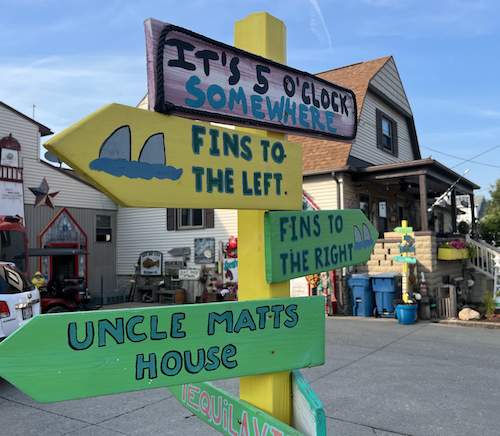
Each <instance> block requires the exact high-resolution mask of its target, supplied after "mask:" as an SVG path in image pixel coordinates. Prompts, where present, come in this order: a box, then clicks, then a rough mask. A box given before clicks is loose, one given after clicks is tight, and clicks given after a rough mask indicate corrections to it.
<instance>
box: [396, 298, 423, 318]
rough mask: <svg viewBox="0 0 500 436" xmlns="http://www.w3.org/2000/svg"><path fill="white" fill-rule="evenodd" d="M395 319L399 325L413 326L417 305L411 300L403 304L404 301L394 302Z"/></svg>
mask: <svg viewBox="0 0 500 436" xmlns="http://www.w3.org/2000/svg"><path fill="white" fill-rule="evenodd" d="M394 307H395V313H396V317H397V319H398V322H399V323H400V324H415V320H416V318H417V308H418V303H417V301H415V300H412V299H411V298H409V299H408V302H407V303H405V302H404V300H399V299H398V300H394Z"/></svg>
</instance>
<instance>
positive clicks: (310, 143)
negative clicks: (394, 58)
mask: <svg viewBox="0 0 500 436" xmlns="http://www.w3.org/2000/svg"><path fill="white" fill-rule="evenodd" d="M389 59H391V56H386V57H383V58H380V59H374V60H372V61H367V62H360V63H358V64H354V65H349V66H346V67H341V68H337V69H335V70H330V71H325V72H323V73H319V74H316V75H317V76H318V77H321V78H322V79H325V80H328V81H330V82H334V83H337V84H338V85H342V86H345V87H347V88H350V89H352V90H353V91H354V94H355V95H356V103H357V106H358V120H359V116H360V114H361V109H362V108H363V103H364V101H365V96H366V93H367V91H368V85H369V84H370V80H371V79H372V78H373V77H374V76H375V75H376V74H377V73H378V72H379V71H380V69H381V68H382V67H383V66H384V65H385V64H386V63H387V61H389ZM288 140H289V141H290V142H296V143H298V144H301V145H302V171H303V172H304V173H308V172H311V171H315V170H326V169H329V168H331V169H334V168H339V167H343V166H345V165H346V164H347V159H348V158H349V153H350V152H351V144H348V143H344V142H337V141H325V140H322V139H315V138H306V137H304V136H297V135H288Z"/></svg>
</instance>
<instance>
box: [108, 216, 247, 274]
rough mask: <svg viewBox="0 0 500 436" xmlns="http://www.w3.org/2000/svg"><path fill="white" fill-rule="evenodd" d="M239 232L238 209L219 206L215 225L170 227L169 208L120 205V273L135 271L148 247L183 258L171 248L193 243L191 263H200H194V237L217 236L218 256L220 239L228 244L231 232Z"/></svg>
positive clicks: (191, 264)
mask: <svg viewBox="0 0 500 436" xmlns="http://www.w3.org/2000/svg"><path fill="white" fill-rule="evenodd" d="M237 234H238V217H237V211H236V210H233V209H215V225H214V228H213V229H198V230H176V231H167V210H166V209H158V208H135V207H134V208H123V207H119V209H118V235H117V274H118V275H128V276H130V275H132V273H133V272H134V264H135V263H136V262H137V259H138V258H139V255H140V254H141V253H142V252H144V251H160V252H161V253H163V260H164V261H166V260H171V261H172V260H180V259H181V258H179V257H173V256H171V255H170V254H169V253H168V252H169V251H170V250H172V249H173V248H177V247H189V248H190V249H191V254H190V256H189V260H188V261H187V264H188V266H189V267H200V265H197V264H195V263H194V240H195V239H196V238H215V259H219V247H218V245H219V244H218V243H219V242H222V243H223V244H224V245H225V244H226V243H227V242H228V240H229V237H230V236H231V235H233V236H237ZM212 266H213V264H212Z"/></svg>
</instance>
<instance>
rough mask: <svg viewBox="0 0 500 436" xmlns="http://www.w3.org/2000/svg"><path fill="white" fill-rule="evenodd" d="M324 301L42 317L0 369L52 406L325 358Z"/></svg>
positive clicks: (21, 333)
mask: <svg viewBox="0 0 500 436" xmlns="http://www.w3.org/2000/svg"><path fill="white" fill-rule="evenodd" d="M324 305H325V302H324V298H323V297H305V298H293V299H292V298H276V299H272V300H254V301H240V302H226V303H217V304H199V305H192V306H187V305H185V306H167V307H152V308H146V309H121V310H105V311H92V312H77V313H66V314H64V313H61V314H50V315H38V316H36V317H34V318H33V319H32V320H30V321H29V322H28V323H26V324H25V325H24V326H23V327H21V328H20V329H19V330H17V331H16V332H15V333H14V334H12V335H11V336H9V337H8V338H7V339H6V340H5V341H3V342H2V343H0V376H1V377H3V378H4V379H6V380H7V381H9V382H10V383H12V384H13V385H15V386H16V387H18V388H19V389H20V390H22V391H23V392H25V393H26V394H28V395H30V396H31V397H33V398H34V399H35V400H37V401H39V402H42V403H45V402H51V401H62V400H71V399H75V398H84V397H92V396H98V395H107V394H114V393H119V392H129V391H136V390H142V389H152V388H159V387H165V386H173V385H179V384H183V383H196V382H199V381H207V380H218V379H223V378H232V377H240V376H247V375H254V374H264V373H270V372H277V371H285V370H290V369H297V368H304V367H308V366H316V365H322V364H323V363H324V358H325V334H324V331H325V329H324V323H325V318H324V309H325V308H324ZM41 332H42V333H41Z"/></svg>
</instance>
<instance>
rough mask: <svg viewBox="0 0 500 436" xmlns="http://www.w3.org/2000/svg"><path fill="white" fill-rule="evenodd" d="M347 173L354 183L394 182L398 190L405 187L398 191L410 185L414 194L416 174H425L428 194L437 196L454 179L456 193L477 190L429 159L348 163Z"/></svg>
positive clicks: (409, 187) (471, 192)
mask: <svg viewBox="0 0 500 436" xmlns="http://www.w3.org/2000/svg"><path fill="white" fill-rule="evenodd" d="M347 172H348V173H350V174H351V179H352V181H353V182H355V183H356V182H367V181H371V182H373V181H376V182H379V183H387V184H391V185H394V184H397V185H399V186H400V189H401V188H402V187H403V188H404V187H406V189H401V190H405V191H408V192H411V190H412V188H413V189H414V190H415V194H417V193H418V186H419V176H420V175H425V180H426V184H427V196H428V197H432V196H438V195H441V194H442V193H443V192H444V191H446V190H447V189H448V188H449V187H450V185H452V184H453V183H455V182H456V181H457V180H458V182H457V183H456V185H455V190H456V192H457V194H459V195H470V194H473V191H474V189H480V186H478V185H476V184H475V183H473V182H471V181H470V180H468V179H466V178H465V177H463V176H462V175H461V174H458V173H456V172H455V171H452V170H451V169H449V168H448V167H446V166H444V165H443V164H441V163H439V162H438V161H436V160H434V159H430V158H427V159H419V160H413V161H409V162H398V163H392V164H386V165H373V166H366V167H362V168H354V167H351V166H349V169H348V170H347Z"/></svg>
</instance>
